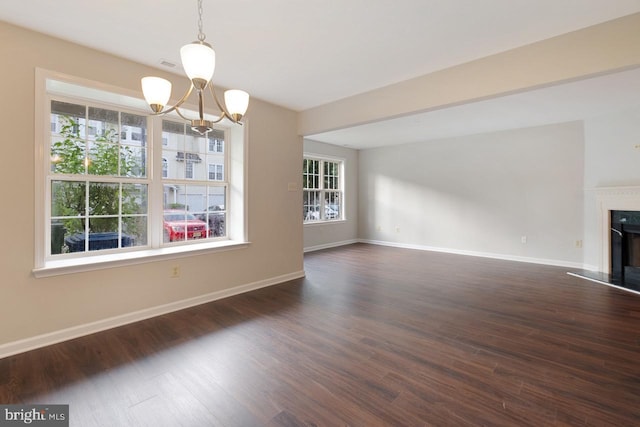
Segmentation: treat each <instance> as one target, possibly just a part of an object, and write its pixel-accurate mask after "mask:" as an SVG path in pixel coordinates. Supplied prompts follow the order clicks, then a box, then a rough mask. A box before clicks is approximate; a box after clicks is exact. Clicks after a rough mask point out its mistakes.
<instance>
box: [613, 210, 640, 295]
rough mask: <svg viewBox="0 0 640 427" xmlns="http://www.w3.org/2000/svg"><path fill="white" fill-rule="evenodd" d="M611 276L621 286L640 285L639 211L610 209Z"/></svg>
mask: <svg viewBox="0 0 640 427" xmlns="http://www.w3.org/2000/svg"><path fill="white" fill-rule="evenodd" d="M610 244H611V251H610V253H611V277H612V279H613V280H615V281H619V282H620V284H621V285H622V286H625V287H629V288H632V289H638V288H639V287H640V212H638V211H618V210H613V211H611V238H610Z"/></svg>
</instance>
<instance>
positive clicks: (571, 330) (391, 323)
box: [0, 244, 640, 427]
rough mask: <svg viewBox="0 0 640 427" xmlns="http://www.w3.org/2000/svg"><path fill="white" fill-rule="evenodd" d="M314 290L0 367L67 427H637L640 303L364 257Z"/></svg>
mask: <svg viewBox="0 0 640 427" xmlns="http://www.w3.org/2000/svg"><path fill="white" fill-rule="evenodd" d="M305 270H306V272H307V277H306V278H305V279H300V280H294V281H291V282H287V283H284V284H281V285H278V286H273V287H270V288H267V289H262V290H259V291H255V292H251V293H247V294H244V295H239V296H235V297H232V298H227V299H225V300H221V301H216V302H213V303H209V304H205V305H202V306H199V307H195V308H192V309H188V310H184V311H181V312H177V313H172V314H168V315H165V316H161V317H158V318H154V319H150V320H146V321H143V322H138V323H135V324H132V325H127V326H124V327H120V328H116V329H113V330H109V331H105V332H101V333H97V334H93V335H90V336H87V337H83V338H79V339H75V340H72V341H68V342H65V343H61V344H57V345H53V346H50V347H46V348H43V349H39V350H34V351H31V352H28V353H24V354H20V355H16V356H12V357H8V358H5V359H2V360H0V403H49V404H52V403H65V404H69V405H70V418H71V425H72V426H82V427H92V426H242V427H244V426H536V427H539V426H634V425H640V296H638V295H634V294H631V293H627V292H624V291H621V290H617V289H612V288H608V287H606V286H602V285H598V284H595V283H592V282H588V281H585V280H581V279H579V278H576V277H572V276H569V275H567V274H566V269H563V268H556V267H548V266H540V265H534V264H526V263H517V262H507V261H499V260H491V259H483V258H474V257H465V256H459V255H450V254H441V253H433V252H423V251H414V250H405V249H398V248H389V247H382V246H372V245H365V244H356V245H350V246H345V247H342V248H336V249H330V250H324V251H319V252H314V253H310V254H307V255H306V256H305Z"/></svg>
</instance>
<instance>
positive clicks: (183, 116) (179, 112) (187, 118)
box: [174, 107, 191, 121]
mask: <svg viewBox="0 0 640 427" xmlns="http://www.w3.org/2000/svg"><path fill="white" fill-rule="evenodd" d="M174 110H175V112H176V113H178V115H179V116H180V117H182V118H183V119H184V120H186V121H191V119H190V118H189V117H186V116H185V115H184V114H182V112H181V111H180V109H179V108H177V107H176V108H175V109H174Z"/></svg>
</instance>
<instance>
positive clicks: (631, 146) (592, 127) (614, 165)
mask: <svg viewBox="0 0 640 427" xmlns="http://www.w3.org/2000/svg"><path fill="white" fill-rule="evenodd" d="M584 129H585V174H584V188H585V203H584V225H585V232H584V248H585V254H584V257H585V260H584V262H585V264H586V265H587V266H588V267H589V268H591V269H596V268H597V267H598V264H599V257H600V248H599V245H600V240H599V236H598V233H599V224H598V223H597V208H596V198H595V193H594V189H595V188H598V187H617V186H638V185H640V106H638V107H636V108H634V109H630V110H627V111H621V112H617V113H612V114H608V115H605V116H600V117H596V118H590V119H587V120H585V124H584Z"/></svg>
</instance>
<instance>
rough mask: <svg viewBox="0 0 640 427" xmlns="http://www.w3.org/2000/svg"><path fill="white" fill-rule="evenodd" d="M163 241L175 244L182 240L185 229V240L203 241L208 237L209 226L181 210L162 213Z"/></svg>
mask: <svg viewBox="0 0 640 427" xmlns="http://www.w3.org/2000/svg"><path fill="white" fill-rule="evenodd" d="M163 226H164V241H165V242H175V241H180V240H184V236H185V228H186V230H187V240H191V239H204V238H206V237H209V226H208V225H207V223H206V222H204V221H200V220H199V219H198V218H196V217H195V216H193V214H190V213H188V212H185V211H181V210H166V211H164V221H163Z"/></svg>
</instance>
